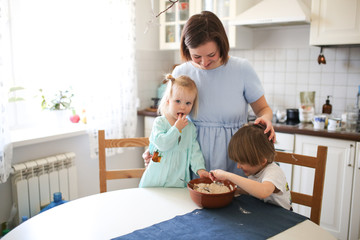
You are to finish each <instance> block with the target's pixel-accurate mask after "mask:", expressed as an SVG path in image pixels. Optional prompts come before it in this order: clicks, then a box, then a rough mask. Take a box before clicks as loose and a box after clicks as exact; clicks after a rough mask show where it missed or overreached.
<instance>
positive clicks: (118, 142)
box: [98, 130, 149, 193]
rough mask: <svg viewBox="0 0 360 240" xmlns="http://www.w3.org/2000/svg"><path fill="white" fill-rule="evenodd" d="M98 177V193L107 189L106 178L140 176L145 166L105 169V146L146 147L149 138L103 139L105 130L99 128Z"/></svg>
mask: <svg viewBox="0 0 360 240" xmlns="http://www.w3.org/2000/svg"><path fill="white" fill-rule="evenodd" d="M98 134H99V135H98V138H99V177H100V193H103V192H106V191H107V180H114V179H127V178H141V176H142V175H143V173H144V171H145V168H134V169H121V170H107V169H106V148H122V147H146V146H149V138H146V137H140V138H122V139H105V131H104V130H99V132H98Z"/></svg>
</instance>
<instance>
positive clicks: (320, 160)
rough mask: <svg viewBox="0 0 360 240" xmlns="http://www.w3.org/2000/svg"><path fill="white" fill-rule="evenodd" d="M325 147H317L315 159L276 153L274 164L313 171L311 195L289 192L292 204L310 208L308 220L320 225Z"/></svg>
mask: <svg viewBox="0 0 360 240" xmlns="http://www.w3.org/2000/svg"><path fill="white" fill-rule="evenodd" d="M326 157H327V147H324V146H318V148H317V155H316V157H311V156H305V155H300V154H294V153H285V152H280V151H276V157H275V161H276V162H283V163H288V164H293V165H299V166H303V167H309V168H314V169H315V176H314V188H313V193H312V195H307V194H303V193H298V192H294V191H291V199H292V202H293V203H297V204H300V205H305V206H308V207H310V208H311V213H310V220H311V221H313V222H314V223H316V224H320V215H321V204H322V198H323V191H324V180H325V167H326Z"/></svg>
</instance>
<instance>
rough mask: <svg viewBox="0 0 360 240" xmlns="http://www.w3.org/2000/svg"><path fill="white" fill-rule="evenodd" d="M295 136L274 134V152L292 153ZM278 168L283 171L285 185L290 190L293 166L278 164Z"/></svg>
mask: <svg viewBox="0 0 360 240" xmlns="http://www.w3.org/2000/svg"><path fill="white" fill-rule="evenodd" d="M294 144H295V135H294V134H289V133H276V143H275V144H274V145H275V150H277V151H282V152H289V153H293V152H294ZM279 165H280V168H281V169H282V170H283V171H284V173H285V177H286V180H287V183H288V184H289V187H290V189H291V188H292V172H293V166H292V165H291V164H287V163H279Z"/></svg>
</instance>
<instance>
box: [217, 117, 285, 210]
mask: <svg viewBox="0 0 360 240" xmlns="http://www.w3.org/2000/svg"><path fill="white" fill-rule="evenodd" d="M264 129H265V128H264V127H263V126H262V125H259V124H257V125H254V124H249V125H244V126H243V127H241V128H240V129H239V130H238V131H237V132H236V133H235V134H234V136H233V137H232V138H231V140H230V143H229V147H228V154H229V158H230V159H232V160H233V161H235V162H237V167H238V168H241V169H242V170H243V171H244V174H245V175H246V176H247V177H248V178H245V177H242V176H239V175H237V174H234V173H230V172H226V171H224V170H220V169H218V170H213V171H211V174H210V178H211V179H212V180H213V181H215V180H229V181H231V182H233V183H235V184H236V185H237V186H238V187H239V192H240V193H242V194H250V195H252V196H254V197H256V198H259V199H263V200H264V201H265V202H269V203H272V204H275V205H279V206H281V207H283V208H286V209H291V195H290V190H289V187H288V184H287V181H286V177H285V174H284V172H283V171H282V169H281V168H280V167H279V166H278V165H277V164H276V163H275V162H274V158H275V154H276V152H275V147H274V144H273V143H272V142H271V141H269V136H268V134H264Z"/></svg>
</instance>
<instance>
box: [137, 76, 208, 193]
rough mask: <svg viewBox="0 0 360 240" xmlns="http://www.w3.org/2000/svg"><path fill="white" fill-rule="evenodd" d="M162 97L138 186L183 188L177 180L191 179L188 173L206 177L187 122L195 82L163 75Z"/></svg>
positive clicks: (192, 127) (195, 101)
mask: <svg viewBox="0 0 360 240" xmlns="http://www.w3.org/2000/svg"><path fill="white" fill-rule="evenodd" d="M165 82H166V83H167V87H166V90H165V92H164V96H163V97H162V99H161V101H160V105H159V113H160V114H161V116H159V117H157V118H155V120H154V124H153V127H152V130H151V134H150V145H149V151H150V153H151V155H152V161H150V164H149V165H148V167H147V168H146V171H145V172H144V175H143V176H142V178H141V180H140V184H139V187H185V186H186V183H184V182H183V181H181V180H180V179H183V180H185V181H190V180H191V175H190V168H191V170H192V171H193V172H194V173H195V174H197V175H199V176H200V177H209V173H208V172H207V171H206V170H205V161H204V157H203V155H202V152H201V150H200V146H199V143H198V141H197V133H196V128H195V125H194V124H193V123H192V122H191V121H189V120H188V119H187V116H188V115H189V114H190V112H192V114H193V116H194V115H195V116H196V113H197V110H198V91H197V87H196V84H195V82H194V81H193V80H192V79H191V78H189V77H187V76H184V75H182V76H180V77H178V78H176V79H175V78H173V77H172V76H171V75H167V77H166V79H165Z"/></svg>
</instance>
